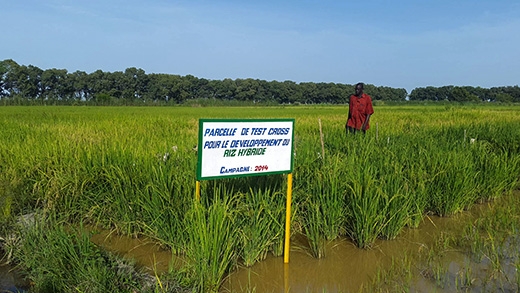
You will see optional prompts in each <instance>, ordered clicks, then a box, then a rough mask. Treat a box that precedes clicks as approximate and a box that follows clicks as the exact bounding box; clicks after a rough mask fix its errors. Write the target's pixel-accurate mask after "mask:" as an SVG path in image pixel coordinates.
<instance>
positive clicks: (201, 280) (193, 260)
mask: <svg viewBox="0 0 520 293" xmlns="http://www.w3.org/2000/svg"><path fill="white" fill-rule="evenodd" d="M235 200H236V199H235V198H234V197H232V196H230V197H228V198H227V199H220V198H219V196H218V195H216V196H214V198H213V202H212V204H211V205H210V206H208V207H206V206H204V205H203V204H201V203H199V202H195V204H194V205H193V207H192V209H191V210H190V211H189V212H188V214H187V216H186V220H185V222H184V224H185V227H186V229H185V232H184V233H186V235H187V238H186V241H187V243H186V255H185V256H186V260H187V263H186V265H185V266H184V268H183V269H182V270H183V273H182V275H183V280H182V282H183V283H185V284H186V285H188V286H189V287H192V288H194V289H195V290H196V291H197V292H217V291H218V289H219V287H220V284H221V282H222V280H223V278H224V276H225V275H226V273H228V272H229V271H230V269H231V268H232V267H233V265H234V264H235V263H236V262H237V259H238V255H239V252H238V251H237V249H236V248H237V247H238V245H239V240H238V239H240V238H239V234H238V231H239V230H238V227H237V223H236V220H235V215H234V212H233V211H232V210H231V209H230V207H231V206H234V205H235V203H234V202H233V201H235Z"/></svg>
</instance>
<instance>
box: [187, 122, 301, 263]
mask: <svg viewBox="0 0 520 293" xmlns="http://www.w3.org/2000/svg"><path fill="white" fill-rule="evenodd" d="M293 141H294V119H200V120H199V143H198V163H197V184H196V188H195V190H196V194H195V196H196V199H197V200H199V199H200V180H210V179H219V178H230V177H245V176H261V175H271V174H288V175H287V204H286V205H287V206H286V216H285V217H286V218H285V246H284V263H288V262H289V246H290V245H289V240H290V223H291V201H292V199H291V197H292V170H293Z"/></svg>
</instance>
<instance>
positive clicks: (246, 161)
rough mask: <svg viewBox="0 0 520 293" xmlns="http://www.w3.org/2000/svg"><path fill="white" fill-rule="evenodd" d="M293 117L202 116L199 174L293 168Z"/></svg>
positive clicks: (231, 174) (213, 175)
mask: <svg viewBox="0 0 520 293" xmlns="http://www.w3.org/2000/svg"><path fill="white" fill-rule="evenodd" d="M293 130H294V119H263V120H255V119H249V120H222V119H219V120H216V119H214V120H211V119H200V120H199V144H198V152H199V153H198V156H199V162H198V170H197V178H198V180H202V179H212V178H217V177H238V176H254V175H267V174H275V173H291V172H292V161H293V160H292V153H293V151H292V149H293Z"/></svg>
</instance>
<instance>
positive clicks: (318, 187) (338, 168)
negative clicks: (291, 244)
mask: <svg viewBox="0 0 520 293" xmlns="http://www.w3.org/2000/svg"><path fill="white" fill-rule="evenodd" d="M343 157H344V156H343V155H341V154H338V155H334V156H332V155H331V156H329V157H327V158H326V159H325V160H324V162H323V165H322V166H321V167H320V169H318V170H315V169H310V168H308V169H303V170H302V174H301V175H300V176H302V177H303V178H304V181H303V184H302V186H301V187H299V191H300V193H299V194H300V196H301V197H302V200H301V208H302V214H301V219H302V220H301V221H302V226H303V229H304V233H305V235H306V236H307V238H308V240H309V246H310V248H311V253H312V255H313V256H315V257H317V258H321V257H325V245H326V243H327V242H329V241H332V240H334V239H336V238H337V237H338V236H339V235H340V234H341V230H342V229H344V226H345V190H346V185H345V176H346V175H345V171H344V170H345V166H344V165H343ZM303 171H305V172H303Z"/></svg>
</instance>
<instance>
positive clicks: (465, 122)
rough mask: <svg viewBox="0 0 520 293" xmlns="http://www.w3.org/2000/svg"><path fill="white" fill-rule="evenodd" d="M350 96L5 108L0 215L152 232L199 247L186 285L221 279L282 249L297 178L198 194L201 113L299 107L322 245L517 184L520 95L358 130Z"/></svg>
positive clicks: (382, 112)
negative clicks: (326, 102) (513, 101)
mask: <svg viewBox="0 0 520 293" xmlns="http://www.w3.org/2000/svg"><path fill="white" fill-rule="evenodd" d="M345 109H346V108H345V107H338V106H334V107H331V106H299V107H286V106H277V107H269V108H258V107H256V108H255V107H240V108H237V107H221V108H180V107H160V108H159V107H155V108H152V107H150V108H148V107H97V108H96V107H1V108H0V162H1V164H0V171H1V172H0V204H1V209H0V223H2V227H5V228H4V230H8V228H7V227H12V224H13V222H14V221H15V219H16V217H17V216H19V215H21V214H26V213H29V212H32V211H35V210H41V211H43V214H44V215H59V216H58V218H59V219H58V220H59V221H61V222H64V223H69V224H77V223H88V224H94V225H98V226H101V227H105V228H109V229H111V230H114V231H115V232H117V233H121V234H125V235H130V236H133V237H138V236H139V235H146V236H148V237H151V238H154V239H156V240H157V241H158V242H159V243H160V244H162V245H163V246H165V247H168V248H169V249H171V250H172V252H174V253H175V254H177V255H184V256H186V257H187V259H189V260H190V261H189V262H188V263H189V265H187V266H186V268H184V272H183V274H181V279H182V280H183V282H184V284H187V285H188V286H192V287H194V288H197V289H198V290H199V291H215V290H217V289H218V286H219V284H220V282H221V281H222V278H223V277H224V276H225V275H226V273H228V272H229V271H230V270H233V269H234V268H235V267H236V265H237V264H243V265H246V266H250V265H253V264H254V263H255V262H257V261H261V260H262V259H263V258H264V257H265V256H266V255H267V254H268V253H272V254H274V255H277V256H280V255H281V254H282V253H283V229H284V228H283V227H284V225H283V224H284V216H285V213H284V211H285V200H284V199H285V198H284V195H285V193H286V187H285V186H286V185H285V184H284V180H285V177H284V176H283V175H273V176H267V177H250V178H245V179H244V178H241V179H233V180H215V181H211V182H202V187H203V188H202V199H201V201H200V203H194V197H195V171H196V166H197V162H196V160H197V155H196V149H194V147H195V146H196V144H197V135H198V133H197V129H198V127H197V125H198V119H199V118H224V117H225V118H288V117H290V118H295V120H296V123H295V139H294V166H295V168H294V172H293V174H294V178H295V180H294V199H293V200H294V201H293V211H294V213H293V218H292V222H293V228H294V229H293V233H299V234H300V233H301V234H303V235H305V237H307V239H308V242H309V250H310V251H311V254H313V255H314V256H316V257H324V256H326V251H325V247H326V246H325V244H326V242H327V241H331V240H333V239H336V238H339V237H348V238H349V239H351V240H352V241H353V242H354V243H356V245H357V246H359V247H360V248H370V247H371V246H372V245H373V243H374V241H375V240H376V239H377V238H383V239H393V238H395V237H396V236H398V235H399V233H400V232H401V231H402V229H404V228H405V227H407V226H408V227H417V226H418V225H419V223H420V222H421V221H422V220H423V218H424V216H425V215H427V214H436V215H440V216H450V215H454V214H457V213H459V212H461V211H463V210H466V209H469V208H470V207H471V206H472V205H473V204H474V203H480V202H487V201H489V200H498V199H500V198H501V197H502V196H503V194H508V193H511V192H512V191H513V190H514V189H515V188H517V186H518V180H519V174H520V143H519V142H520V129H519V128H518V127H515V126H516V125H518V124H519V122H520V118H519V117H520V115H518V111H519V110H520V108H518V106H512V107H500V106H493V105H476V106H471V107H463V106H457V105H453V106H450V107H446V106H444V105H443V106H435V105H434V106H417V105H415V106H378V107H376V114H375V115H374V116H373V118H372V120H371V124H372V128H371V129H370V130H369V131H368V132H367V134H366V135H355V136H345V133H344V128H343V125H344V122H345V118H346V112H345V111H346V110H345ZM483 115H487V117H491V118H490V119H488V120H486V121H482V120H481V117H482V116H483ZM493 117H495V118H493ZM319 120H321V122H322V126H323V127H322V128H323V140H324V145H325V152H322V149H321V141H320V132H319V127H318V121H319ZM376 126H377V127H376ZM376 129H377V133H376ZM376 134H377V135H376ZM43 227H45V229H48V228H49V227H48V226H46V225H44V226H43ZM5 233H7V232H5ZM60 233H61V232H60ZM60 237H61V236H60ZM490 239H491V238H490ZM493 239H494V240H495V239H500V238H496V237H494V238H493ZM75 241H76V240H75ZM486 241H487V240H486ZM486 241H484V240H479V239H475V240H474V243H475V249H476V250H482V249H484V248H483V247H484V243H485V242H486ZM201 243H204V245H200V244H201ZM497 251H498V250H497ZM493 253H494V252H493V251H491V252H490V254H491V255H493ZM482 257H483V256H482ZM20 260H22V258H21V256H20ZM201 264H204V265H201ZM438 275H440V273H439V274H438Z"/></svg>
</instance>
